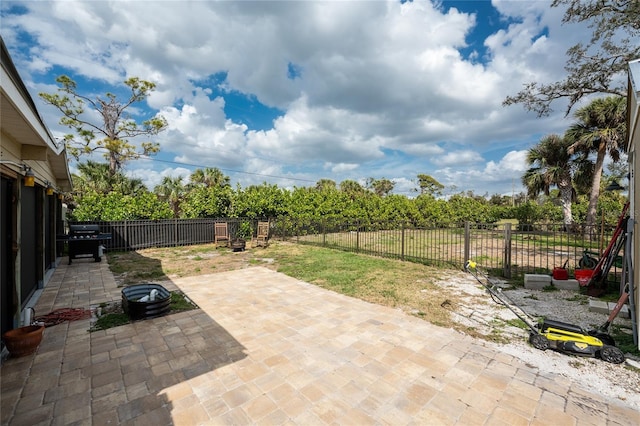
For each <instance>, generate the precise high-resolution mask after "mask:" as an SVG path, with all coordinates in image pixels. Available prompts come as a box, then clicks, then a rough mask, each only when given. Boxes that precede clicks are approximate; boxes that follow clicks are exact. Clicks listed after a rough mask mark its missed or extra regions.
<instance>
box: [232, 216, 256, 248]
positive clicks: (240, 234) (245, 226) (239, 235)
mask: <svg viewBox="0 0 640 426" xmlns="http://www.w3.org/2000/svg"><path fill="white" fill-rule="evenodd" d="M252 233H253V229H252V228H251V224H250V223H249V222H241V223H240V224H239V226H238V231H237V232H236V236H235V239H234V240H233V241H231V248H232V249H233V251H244V249H245V248H246V246H247V239H249V238H251V234H252Z"/></svg>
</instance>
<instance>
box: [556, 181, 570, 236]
mask: <svg viewBox="0 0 640 426" xmlns="http://www.w3.org/2000/svg"><path fill="white" fill-rule="evenodd" d="M558 187H559V189H560V203H561V204H562V215H563V217H564V224H565V225H566V226H569V225H571V224H572V223H573V214H572V213H571V198H572V196H573V188H572V186H571V181H569V184H568V185H565V184H563V185H558Z"/></svg>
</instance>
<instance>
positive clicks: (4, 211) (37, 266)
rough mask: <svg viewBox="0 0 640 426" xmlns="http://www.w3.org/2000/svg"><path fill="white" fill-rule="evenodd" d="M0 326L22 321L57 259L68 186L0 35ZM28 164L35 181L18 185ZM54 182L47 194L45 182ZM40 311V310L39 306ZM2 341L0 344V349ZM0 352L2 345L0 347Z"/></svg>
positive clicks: (57, 146)
mask: <svg viewBox="0 0 640 426" xmlns="http://www.w3.org/2000/svg"><path fill="white" fill-rule="evenodd" d="M0 47H1V49H0V59H1V61H0V65H1V66H0V74H1V77H2V78H0V184H1V186H0V191H1V192H0V234H1V235H0V269H1V273H0V278H1V281H0V294H1V300H0V305H1V306H0V328H1V331H2V332H5V331H7V330H10V329H13V328H15V327H19V326H22V325H25V324H24V322H23V319H22V318H23V312H24V310H25V308H26V307H28V306H32V305H33V304H35V301H36V300H37V297H38V296H39V291H38V290H39V289H42V288H43V287H44V286H45V285H46V282H47V278H48V277H50V276H51V275H52V273H51V272H52V271H53V269H54V268H55V266H56V264H57V259H56V258H57V256H58V253H57V251H56V248H57V244H56V235H57V234H58V233H62V232H64V231H63V229H62V226H61V220H60V218H59V215H60V214H61V212H62V207H61V205H62V199H61V198H59V197H58V194H59V193H60V192H62V191H65V192H68V191H70V190H71V178H70V174H69V167H68V164H67V157H66V153H65V152H64V146H63V144H61V143H58V142H56V141H55V140H54V138H53V137H52V136H51V134H50V132H49V130H48V129H47V127H46V125H45V124H44V122H43V121H42V119H41V117H40V114H39V113H38V111H37V109H36V107H35V103H34V102H33V99H32V98H31V96H30V95H29V92H28V91H27V89H26V87H25V85H24V83H23V82H22V79H21V78H20V75H19V74H18V71H17V69H16V68H15V66H14V64H13V61H12V60H11V58H10V57H9V53H8V50H7V49H6V46H5V44H4V41H3V40H2V38H1V37H0ZM23 166H28V167H29V168H30V169H31V171H32V172H33V173H34V175H35V185H34V186H33V187H26V186H25V185H24V174H25V170H24V168H23ZM48 186H51V187H53V188H54V191H53V193H52V194H50V195H47V190H46V189H47V187H48ZM45 313H46V312H45ZM1 348H2V347H0V349H1ZM3 352H4V351H3Z"/></svg>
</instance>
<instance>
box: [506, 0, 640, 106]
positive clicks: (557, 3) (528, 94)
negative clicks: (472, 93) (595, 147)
mask: <svg viewBox="0 0 640 426" xmlns="http://www.w3.org/2000/svg"><path fill="white" fill-rule="evenodd" d="M551 7H566V11H565V14H564V17H563V20H562V22H563V23H581V22H586V23H588V25H589V27H590V28H591V29H592V34H591V39H590V40H589V41H588V42H586V43H578V44H576V45H574V46H572V47H571V48H570V49H569V50H568V51H567V57H568V59H567V63H566V65H565V70H566V71H567V77H566V78H565V79H564V80H562V81H558V82H555V83H551V84H542V83H539V82H530V83H527V84H526V85H525V87H524V89H523V90H521V91H520V92H519V93H518V94H517V95H515V96H508V97H507V98H506V99H505V100H504V105H511V104H516V103H520V104H522V105H523V106H524V107H525V108H526V109H527V110H529V111H535V112H536V113H537V114H538V115H539V116H544V115H548V114H549V113H550V112H551V111H552V109H551V103H552V102H553V101H555V100H557V99H561V98H567V99H569V105H568V107H567V110H566V115H568V114H569V113H570V112H571V109H572V108H573V106H574V105H575V104H576V102H578V101H579V100H580V99H582V98H583V97H585V96H588V95H591V94H598V93H600V94H609V95H619V96H626V93H627V85H626V83H627V81H626V79H625V78H623V76H624V74H625V72H626V67H627V63H628V62H629V61H630V60H632V59H636V58H638V57H640V43H638V38H639V37H640V2H639V1H638V0H554V1H553V2H552V3H551Z"/></svg>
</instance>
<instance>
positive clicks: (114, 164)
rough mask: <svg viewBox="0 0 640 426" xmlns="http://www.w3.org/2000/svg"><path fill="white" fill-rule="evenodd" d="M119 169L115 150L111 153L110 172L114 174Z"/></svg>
mask: <svg viewBox="0 0 640 426" xmlns="http://www.w3.org/2000/svg"><path fill="white" fill-rule="evenodd" d="M117 171H118V161H117V160H116V155H115V153H114V152H110V153H109V174H110V175H111V176H114V175H115V174H116V172H117Z"/></svg>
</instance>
